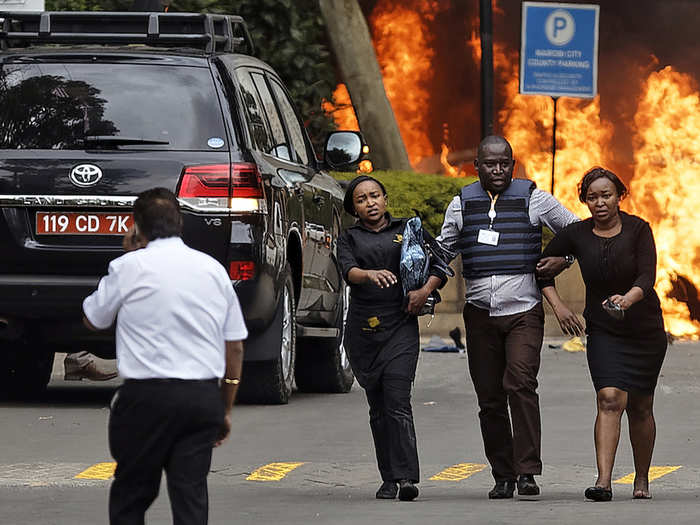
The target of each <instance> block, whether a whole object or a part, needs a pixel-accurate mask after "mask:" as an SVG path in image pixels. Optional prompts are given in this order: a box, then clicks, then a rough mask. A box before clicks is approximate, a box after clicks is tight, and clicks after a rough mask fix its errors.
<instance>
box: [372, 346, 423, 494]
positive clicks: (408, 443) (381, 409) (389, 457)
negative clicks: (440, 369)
mask: <svg viewBox="0 0 700 525" xmlns="http://www.w3.org/2000/svg"><path fill="white" fill-rule="evenodd" d="M417 364H418V354H417V352H416V353H406V354H401V355H399V356H398V357H396V358H395V359H392V360H391V361H390V362H389V363H387V364H386V366H385V367H384V371H383V373H382V375H381V377H380V378H379V381H377V382H376V383H375V384H374V385H373V387H372V388H369V389H367V390H365V393H366V395H367V402H368V403H369V424H370V428H371V429H372V437H373V438H374V449H375V452H376V454H377V465H378V467H379V473H380V474H381V476H382V480H383V481H398V480H400V479H410V480H411V481H413V482H414V483H418V481H419V480H420V472H419V468H418V448H417V444H416V430H415V427H414V426H413V409H412V408H411V386H412V383H413V379H414V377H415V374H416V365H417Z"/></svg>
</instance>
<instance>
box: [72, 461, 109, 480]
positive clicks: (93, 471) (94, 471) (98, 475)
mask: <svg viewBox="0 0 700 525" xmlns="http://www.w3.org/2000/svg"><path fill="white" fill-rule="evenodd" d="M116 468H117V464H116V463H114V462H113V461H110V462H108V463H97V464H95V465H93V466H92V467H90V468H87V469H85V470H83V471H82V472H81V473H80V474H78V475H77V476H75V478H76V479H109V478H111V477H112V476H114V470H115V469H116Z"/></svg>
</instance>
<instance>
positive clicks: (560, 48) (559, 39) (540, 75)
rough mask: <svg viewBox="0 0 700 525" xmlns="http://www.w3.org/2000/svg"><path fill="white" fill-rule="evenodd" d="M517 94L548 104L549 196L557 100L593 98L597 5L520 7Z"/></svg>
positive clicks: (596, 58)
mask: <svg viewBox="0 0 700 525" xmlns="http://www.w3.org/2000/svg"><path fill="white" fill-rule="evenodd" d="M522 9H523V11H522V28H521V30H522V38H521V42H522V43H521V48H520V93H522V94H524V95H546V96H550V97H552V99H553V100H554V122H553V126H552V135H553V136H552V193H554V154H555V153H556V123H557V99H558V97H579V98H592V97H595V96H596V94H597V93H598V19H599V15H600V6H598V5H593V4H560V3H553V2H523V8H522Z"/></svg>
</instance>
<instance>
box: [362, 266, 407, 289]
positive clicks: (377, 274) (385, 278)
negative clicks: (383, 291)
mask: <svg viewBox="0 0 700 525" xmlns="http://www.w3.org/2000/svg"><path fill="white" fill-rule="evenodd" d="M366 272H367V280H368V281H369V282H371V283H374V284H376V285H377V286H379V288H389V287H390V286H393V285H395V284H396V283H397V282H399V280H398V279H397V278H396V276H395V275H394V274H393V273H391V272H390V271H389V270H366Z"/></svg>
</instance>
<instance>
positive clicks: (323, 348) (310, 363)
mask: <svg viewBox="0 0 700 525" xmlns="http://www.w3.org/2000/svg"><path fill="white" fill-rule="evenodd" d="M349 304H350V288H349V287H348V286H347V285H346V284H345V283H344V282H343V289H342V292H341V293H340V301H339V304H338V308H337V310H336V312H337V314H336V328H338V336H337V337H334V338H330V339H304V340H299V355H298V356H297V365H296V371H295V375H296V382H297V386H298V387H299V390H300V391H302V392H330V393H338V394H341V393H345V392H349V391H350V388H351V387H352V383H353V382H354V380H355V376H354V374H353V373H352V368H351V367H350V361H349V360H348V354H347V351H346V349H345V321H346V320H347V317H348V305H349Z"/></svg>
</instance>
